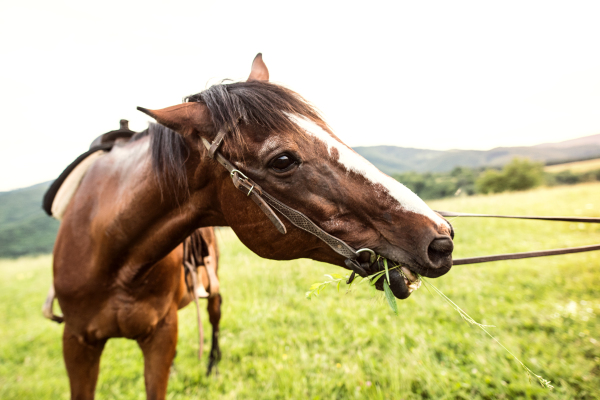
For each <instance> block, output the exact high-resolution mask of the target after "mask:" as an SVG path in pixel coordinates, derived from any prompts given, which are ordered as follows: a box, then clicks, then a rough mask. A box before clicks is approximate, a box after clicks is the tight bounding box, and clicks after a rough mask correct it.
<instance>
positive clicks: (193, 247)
mask: <svg viewBox="0 0 600 400" xmlns="http://www.w3.org/2000/svg"><path fill="white" fill-rule="evenodd" d="M136 133H138V132H135V131H132V130H131V129H129V121H127V120H126V119H122V120H121V121H120V127H119V129H117V130H114V131H110V132H107V133H105V134H103V135H100V136H98V137H97V138H96V139H94V141H93V142H92V144H91V145H90V149H89V150H88V151H86V152H85V153H83V154H81V155H80V156H79V157H77V158H76V159H75V160H74V161H73V162H72V163H71V164H69V166H68V167H67V168H65V170H64V171H63V172H62V173H61V174H60V176H59V177H58V178H57V179H56V180H55V181H54V182H53V183H52V184H51V185H50V187H49V188H48V190H47V191H46V193H45V194H44V199H43V202H42V208H43V210H44V211H45V212H46V214H48V215H49V216H51V217H54V218H56V219H58V220H59V221H60V220H61V219H62V217H63V215H64V213H65V211H66V209H67V206H68V205H69V202H70V201H71V198H72V197H73V195H74V194H75V192H76V191H77V188H78V187H79V184H80V183H81V180H82V179H83V177H84V176H85V174H86V172H87V171H88V170H89V168H90V167H91V166H92V165H93V164H94V163H95V162H96V161H97V160H98V158H100V157H102V156H103V155H105V154H106V153H108V152H109V151H110V150H111V149H112V148H113V147H114V145H115V143H116V142H117V141H119V140H124V141H129V140H131V138H132V137H133V136H134V135H135V134H136ZM183 249H184V258H183V267H184V270H185V274H186V283H187V285H188V290H189V291H190V292H193V293H195V296H193V297H194V298H208V297H212V296H214V295H216V294H218V293H219V279H218V278H217V275H216V260H214V261H212V260H210V259H211V257H209V249H208V244H207V243H206V240H204V238H203V237H202V234H201V230H200V229H197V230H196V231H194V232H193V233H192V235H190V236H189V237H188V238H187V239H186V240H185V241H184V243H183ZM212 263H214V264H215V265H207V264H212ZM201 266H204V267H205V268H206V271H207V275H208V278H209V282H208V283H209V285H208V287H209V292H207V291H206V289H205V288H204V284H203V282H202V274H199V273H198V268H199V267H201ZM188 275H190V276H191V282H190V279H188Z"/></svg>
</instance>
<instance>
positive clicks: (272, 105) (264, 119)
mask: <svg viewBox="0 0 600 400" xmlns="http://www.w3.org/2000/svg"><path fill="white" fill-rule="evenodd" d="M185 101H186V102H191V101H196V102H199V103H203V104H205V105H206V106H207V107H208V110H209V111H210V115H211V118H212V123H213V125H214V128H215V132H218V131H219V130H221V129H227V130H229V131H231V132H232V133H233V135H234V140H235V142H237V143H243V137H242V135H241V132H240V128H239V127H240V125H241V124H245V125H248V126H258V127H261V128H262V129H265V130H266V131H267V132H268V133H273V132H284V131H287V132H289V131H292V132H295V133H298V134H304V131H302V130H301V129H300V128H299V127H298V126H297V125H296V124H295V123H294V122H292V121H291V120H290V118H289V115H300V116H303V117H306V118H308V119H311V120H313V121H317V122H320V123H322V124H325V123H324V121H323V119H322V118H321V116H320V115H319V112H318V111H317V110H316V109H315V107H314V106H312V105H311V104H310V103H308V102H307V101H306V100H305V99H304V98H303V97H302V96H300V95H299V94H298V93H296V92H294V91H292V90H290V89H287V88H285V87H283V86H280V85H276V84H273V83H269V82H263V81H249V82H235V83H230V84H217V85H213V86H211V87H209V88H208V89H206V90H204V91H202V92H200V93H197V94H194V95H191V96H188V97H186V98H185ZM225 142H226V143H227V140H225Z"/></svg>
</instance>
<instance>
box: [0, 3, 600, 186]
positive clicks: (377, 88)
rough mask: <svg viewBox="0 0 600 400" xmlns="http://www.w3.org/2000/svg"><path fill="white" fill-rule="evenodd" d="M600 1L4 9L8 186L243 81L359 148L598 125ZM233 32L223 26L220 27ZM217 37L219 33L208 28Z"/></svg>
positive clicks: (462, 141)
mask: <svg viewBox="0 0 600 400" xmlns="http://www.w3.org/2000/svg"><path fill="white" fill-rule="evenodd" d="M599 11H600V3H595V2H581V3H572V4H568V5H563V4H552V3H547V2H543V1H532V2H527V3H522V2H510V1H508V2H503V3H498V4H496V3H481V2H477V1H457V2H452V3H448V2H443V1H433V2H428V3H392V2H389V3H372V4H369V6H368V7H367V6H364V5H362V4H354V5H349V4H347V3H341V2H331V3H322V2H316V1H307V2H303V3H301V4H300V3H297V4H296V3H285V4H284V3H280V2H275V1H272V0H265V1H258V2H253V3H247V2H241V1H221V2H216V1H212V0H205V1H191V0H190V1H181V2H177V3H173V4H168V6H167V5H165V3H162V2H160V1H152V0H151V1H144V2H142V1H140V0H135V1H131V2H127V3H121V2H117V1H114V0H111V1H107V2H103V3H102V4H101V5H96V4H82V3H79V2H75V1H72V0H67V1H59V2H53V3H47V2H43V1H41V0H24V1H22V2H16V3H15V2H12V3H10V2H3V3H1V4H0V22H1V23H0V32H2V35H1V39H0V44H1V46H0V54H2V56H3V59H4V60H7V62H5V64H4V65H3V66H4V71H5V73H4V74H2V75H1V76H0V82H1V83H0V84H1V86H2V88H3V93H2V96H1V97H0V101H1V102H2V103H1V106H2V110H3V117H4V118H3V124H4V126H3V128H4V129H3V130H2V133H1V134H0V169H2V170H3V171H11V173H10V174H6V173H4V174H3V175H2V177H1V178H2V179H0V190H4V191H6V190H8V189H10V188H16V187H27V186H30V185H32V184H33V183H34V182H43V181H47V180H51V179H55V178H56V177H57V176H58V175H59V174H60V172H61V171H62V170H63V169H64V168H65V167H66V165H68V164H69V163H70V162H71V161H72V160H74V159H75V158H76V157H77V156H78V155H79V154H81V153H82V152H84V151H85V150H86V149H87V148H88V146H89V143H90V142H91V141H92V140H93V139H94V138H95V137H96V136H98V135H100V134H102V133H104V132H107V131H110V130H113V129H117V128H118V126H119V125H118V123H119V120H120V119H127V120H129V121H130V126H131V129H133V130H136V131H139V130H143V129H145V127H146V126H147V123H148V121H149V120H150V119H149V118H148V117H147V116H145V115H143V114H141V113H139V112H138V111H136V107H137V106H142V107H147V108H162V107H168V106H171V105H175V104H179V103H181V101H182V98H183V97H184V96H186V95H189V94H191V93H196V92H198V91H200V90H202V89H203V88H205V87H206V86H207V85H208V84H210V83H217V82H219V81H220V80H222V79H224V78H232V79H234V80H243V79H245V78H246V77H247V76H248V73H249V72H250V65H251V62H252V59H253V58H254V56H255V55H256V53H258V52H262V53H263V56H264V60H265V62H266V64H267V66H268V68H269V70H270V75H271V78H272V81H273V82H275V83H282V84H283V85H284V86H286V87H289V88H292V89H293V90H295V91H297V92H298V93H299V94H301V95H302V96H304V97H305V98H306V99H308V100H309V101H311V102H312V103H313V104H315V105H316V106H317V107H318V108H319V109H320V110H321V111H322V113H323V114H324V116H325V118H326V120H327V121H328V123H329V124H330V125H331V126H332V127H333V129H334V132H335V133H336V134H337V135H338V136H339V137H340V138H341V139H342V140H343V141H344V142H345V143H346V144H348V145H349V146H351V147H359V146H376V145H390V146H399V147H408V148H421V149H432V150H450V149H472V150H488V149H492V148H496V147H521V146H531V145H535V144H541V143H547V142H560V141H565V140H569V139H573V138H577V137H584V136H590V135H593V134H597V133H599V132H600V113H599V112H598V111H599V110H600V74H599V73H598V71H600V52H597V51H595V48H596V47H597V43H596V38H598V37H600V24H597V21H596V16H597V15H598V14H599ZM223 18H225V20H226V25H225V26H224V25H223V22H224V19H223ZM213 32H218V37H216V35H214V34H213Z"/></svg>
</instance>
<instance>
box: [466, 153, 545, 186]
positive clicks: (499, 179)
mask: <svg viewBox="0 0 600 400" xmlns="http://www.w3.org/2000/svg"><path fill="white" fill-rule="evenodd" d="M543 168H544V167H543V164H542V163H537V162H533V161H530V160H527V159H523V158H514V159H513V160H512V161H511V162H510V163H508V164H507V165H505V166H504V168H503V169H502V171H497V170H493V169H488V170H486V171H485V172H483V174H481V176H480V177H479V179H477V181H476V182H475V186H476V187H477V191H478V192H480V193H499V192H504V191H507V190H509V191H514V190H527V189H531V188H533V187H536V186H538V185H540V184H541V183H542V182H543V179H544V171H543Z"/></svg>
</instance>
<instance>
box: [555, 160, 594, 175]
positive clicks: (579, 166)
mask: <svg viewBox="0 0 600 400" xmlns="http://www.w3.org/2000/svg"><path fill="white" fill-rule="evenodd" d="M597 169H600V158H595V159H593V160H584V161H575V162H570V163H566V164H557V165H548V166H545V167H544V171H546V172H552V173H556V172H562V171H571V172H573V173H582V172H588V171H594V170H597Z"/></svg>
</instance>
